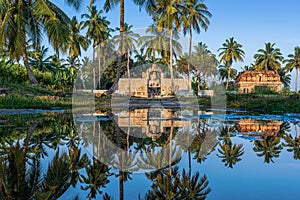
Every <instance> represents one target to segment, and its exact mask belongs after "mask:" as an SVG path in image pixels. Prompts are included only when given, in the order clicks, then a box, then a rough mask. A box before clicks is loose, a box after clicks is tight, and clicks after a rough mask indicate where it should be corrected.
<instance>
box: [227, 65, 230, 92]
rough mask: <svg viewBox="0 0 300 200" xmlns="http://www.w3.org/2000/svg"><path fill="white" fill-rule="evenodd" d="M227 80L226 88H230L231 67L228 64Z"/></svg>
mask: <svg viewBox="0 0 300 200" xmlns="http://www.w3.org/2000/svg"><path fill="white" fill-rule="evenodd" d="M227 70H228V71H227V80H226V90H227V89H228V85H229V80H230V67H229V66H228V69H227Z"/></svg>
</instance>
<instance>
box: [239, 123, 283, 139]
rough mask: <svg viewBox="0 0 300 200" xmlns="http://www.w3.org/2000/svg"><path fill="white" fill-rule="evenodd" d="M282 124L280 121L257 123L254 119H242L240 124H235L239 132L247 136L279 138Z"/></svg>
mask: <svg viewBox="0 0 300 200" xmlns="http://www.w3.org/2000/svg"><path fill="white" fill-rule="evenodd" d="M281 124H282V122H280V121H275V120H271V121H257V120H254V119H240V121H239V122H237V123H236V124H235V127H236V129H237V131H238V132H240V133H242V134H243V135H247V136H259V137H268V136H277V134H278V132H279V131H280V126H281Z"/></svg>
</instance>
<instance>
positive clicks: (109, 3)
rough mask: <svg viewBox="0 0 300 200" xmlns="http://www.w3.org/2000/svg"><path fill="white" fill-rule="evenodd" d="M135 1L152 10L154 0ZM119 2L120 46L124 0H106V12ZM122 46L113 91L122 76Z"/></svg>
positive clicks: (122, 30) (134, 0)
mask: <svg viewBox="0 0 300 200" xmlns="http://www.w3.org/2000/svg"><path fill="white" fill-rule="evenodd" d="M133 2H134V3H135V4H137V5H139V6H140V7H145V8H146V9H147V11H150V10H151V8H152V7H153V1H152V0H133ZM117 4H120V26H119V31H120V38H121V40H120V47H122V46H123V32H124V24H125V20H124V18H125V12H124V6H125V4H124V0H105V2H104V10H105V11H106V12H108V11H110V10H112V9H113V8H114V7H115V6H116V5H117ZM122 55H123V53H122V48H121V49H119V51H118V69H117V75H116V79H115V81H114V83H113V85H112V86H111V88H110V90H109V92H110V93H112V92H113V91H114V89H115V87H116V86H117V84H118V82H119V79H120V77H121V66H122Z"/></svg>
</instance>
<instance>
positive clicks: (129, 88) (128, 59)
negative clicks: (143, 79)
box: [127, 53, 131, 95]
mask: <svg viewBox="0 0 300 200" xmlns="http://www.w3.org/2000/svg"><path fill="white" fill-rule="evenodd" d="M129 62H130V57H129V53H127V74H128V90H129V95H131V87H130V69H129Z"/></svg>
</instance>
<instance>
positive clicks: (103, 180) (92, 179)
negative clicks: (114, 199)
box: [80, 158, 112, 199]
mask: <svg viewBox="0 0 300 200" xmlns="http://www.w3.org/2000/svg"><path fill="white" fill-rule="evenodd" d="M85 170H86V175H87V176H84V175H81V179H82V181H81V182H82V183H84V184H86V185H85V186H80V188H81V189H82V190H89V194H88V195H87V198H88V199H92V198H96V195H97V194H102V191H101V188H102V187H105V185H107V184H108V183H109V180H108V176H110V175H112V174H110V173H109V170H110V168H108V167H107V166H106V165H104V164H102V163H100V162H99V161H97V160H96V159H95V158H93V163H90V164H88V165H87V166H86V167H85Z"/></svg>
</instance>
